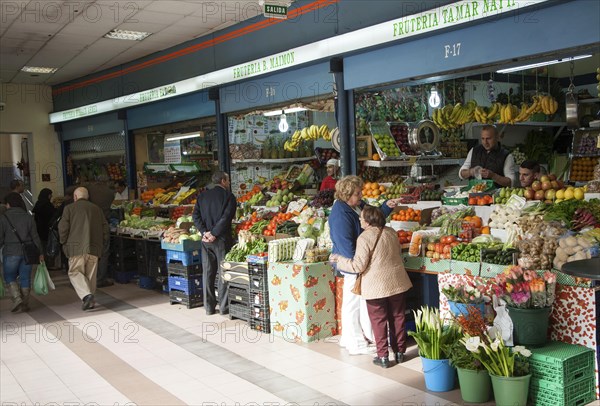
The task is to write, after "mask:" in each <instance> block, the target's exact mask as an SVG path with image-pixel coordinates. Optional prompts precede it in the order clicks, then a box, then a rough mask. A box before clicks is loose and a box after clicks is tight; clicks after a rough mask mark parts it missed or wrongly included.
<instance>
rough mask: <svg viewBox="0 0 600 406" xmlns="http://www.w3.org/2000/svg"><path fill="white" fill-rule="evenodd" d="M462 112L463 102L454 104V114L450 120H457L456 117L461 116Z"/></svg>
mask: <svg viewBox="0 0 600 406" xmlns="http://www.w3.org/2000/svg"><path fill="white" fill-rule="evenodd" d="M461 112H462V104H461V103H456V104H455V105H454V107H453V108H452V114H451V115H450V119H449V121H451V122H455V121H456V119H457V118H458V117H459V116H460V114H461Z"/></svg>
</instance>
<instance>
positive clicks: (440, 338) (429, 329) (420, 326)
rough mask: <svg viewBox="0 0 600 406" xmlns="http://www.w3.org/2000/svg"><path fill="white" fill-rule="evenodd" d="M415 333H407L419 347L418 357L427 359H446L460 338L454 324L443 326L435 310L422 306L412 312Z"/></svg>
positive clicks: (437, 311)
mask: <svg viewBox="0 0 600 406" xmlns="http://www.w3.org/2000/svg"><path fill="white" fill-rule="evenodd" d="M413 314H414V316H415V325H416V331H409V332H408V335H409V336H411V337H413V338H414V339H415V341H416V342H417V345H418V347H419V355H420V356H422V357H424V358H429V359H447V358H448V355H449V354H450V352H451V349H452V346H453V345H454V344H455V343H456V342H457V341H458V340H459V338H460V330H459V328H458V327H457V326H456V325H455V324H454V323H452V324H450V325H447V326H445V325H444V321H443V320H442V318H441V317H440V312H439V310H438V309H437V308H433V307H429V306H423V307H421V309H419V310H418V311H416V312H415V311H414V310H413Z"/></svg>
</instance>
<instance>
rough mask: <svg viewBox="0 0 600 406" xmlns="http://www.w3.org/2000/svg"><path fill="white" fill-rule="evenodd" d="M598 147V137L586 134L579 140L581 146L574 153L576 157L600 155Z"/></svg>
mask: <svg viewBox="0 0 600 406" xmlns="http://www.w3.org/2000/svg"><path fill="white" fill-rule="evenodd" d="M597 146H598V136H597V135H592V134H589V133H586V134H584V135H583V136H582V137H581V139H580V140H579V144H578V145H577V147H576V148H575V151H574V153H575V154H576V155H592V156H598V155H600V148H598V147H597Z"/></svg>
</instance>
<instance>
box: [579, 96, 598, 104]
mask: <svg viewBox="0 0 600 406" xmlns="http://www.w3.org/2000/svg"><path fill="white" fill-rule="evenodd" d="M577 102H578V103H580V104H586V103H600V97H594V98H593V99H579V100H577Z"/></svg>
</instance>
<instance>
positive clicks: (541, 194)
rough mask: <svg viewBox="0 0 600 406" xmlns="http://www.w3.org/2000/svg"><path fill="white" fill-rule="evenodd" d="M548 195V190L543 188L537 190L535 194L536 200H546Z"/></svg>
mask: <svg viewBox="0 0 600 406" xmlns="http://www.w3.org/2000/svg"><path fill="white" fill-rule="evenodd" d="M545 196H546V192H545V191H543V190H536V191H535V195H534V196H533V198H534V200H544V197H545Z"/></svg>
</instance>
